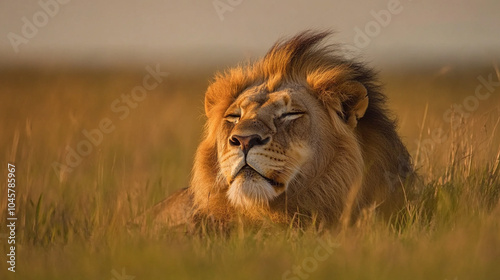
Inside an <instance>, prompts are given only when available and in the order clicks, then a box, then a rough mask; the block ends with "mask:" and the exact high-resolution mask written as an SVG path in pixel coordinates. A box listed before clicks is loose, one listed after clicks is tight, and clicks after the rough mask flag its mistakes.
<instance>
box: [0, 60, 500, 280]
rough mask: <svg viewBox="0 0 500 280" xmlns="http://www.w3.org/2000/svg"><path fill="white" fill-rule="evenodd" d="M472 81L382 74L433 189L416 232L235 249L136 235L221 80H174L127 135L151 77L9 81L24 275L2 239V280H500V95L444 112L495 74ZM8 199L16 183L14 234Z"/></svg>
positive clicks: (331, 236)
mask: <svg viewBox="0 0 500 280" xmlns="http://www.w3.org/2000/svg"><path fill="white" fill-rule="evenodd" d="M464 69H465V68H462V67H443V68H432V67H429V68H426V69H403V70H404V71H401V69H397V71H390V70H387V71H386V72H382V73H381V78H382V80H383V82H384V83H385V84H386V92H387V94H388V95H389V98H390V104H389V106H390V107H391V108H392V109H393V111H394V112H395V114H396V115H397V116H398V117H399V123H400V134H401V135H402V136H403V139H404V141H405V143H406V144H407V146H408V148H409V150H410V151H411V152H412V155H413V156H414V157H416V156H417V154H418V162H417V167H418V170H419V174H420V175H421V176H422V179H423V181H424V183H425V186H424V187H423V189H422V191H421V194H420V196H419V197H418V198H417V199H416V200H415V201H411V202H409V203H408V205H407V209H406V211H407V216H408V217H411V219H408V220H407V221H406V222H404V223H400V224H397V225H395V224H388V223H385V222H383V221H381V220H380V219H379V218H378V217H377V216H376V215H375V214H374V213H373V212H366V215H365V216H364V217H363V219H362V220H361V221H360V223H358V224H357V225H356V226H353V227H352V228H349V229H346V230H343V231H332V232H328V233H326V234H321V235H319V234H317V233H316V232H314V231H312V230H308V231H302V230H298V229H290V228H279V227H277V228H270V229H268V228H265V229H264V228H262V229H245V228H243V229H241V230H238V231H235V232H234V233H233V234H231V235H230V236H229V237H225V236H221V235H220V234H216V233H213V234H208V235H205V236H185V235H179V234H177V233H174V232H169V231H165V230H163V231H157V230H145V231H141V232H135V231H128V230H127V229H126V224H127V222H128V221H129V220H130V219H131V218H133V217H135V216H136V215H137V214H139V213H142V212H143V211H144V210H146V209H148V208H150V207H151V206H153V205H154V204H155V203H157V202H159V201H160V200H162V199H163V198H164V197H166V196H167V195H168V194H169V193H172V192H173V191H175V190H176V189H179V188H181V187H185V186H187V185H188V182H189V175H190V169H191V164H192V160H193V155H194V151H195V149H196V146H197V144H198V143H199V140H200V137H201V129H202V125H203V121H204V119H203V117H202V112H203V102H202V100H203V92H204V90H205V88H206V86H207V80H208V78H209V77H210V75H209V74H206V73H199V74H196V75H187V74H183V73H176V72H175V71H171V75H170V76H168V77H167V78H166V79H165V80H164V81H163V82H162V83H161V84H160V85H159V86H158V87H157V88H155V89H153V90H151V91H150V92H149V93H148V95H147V98H145V99H144V101H141V102H138V103H137V107H136V108H129V109H130V113H129V115H128V116H127V117H126V118H124V119H123V120H122V119H120V116H121V115H120V114H117V113H115V112H113V110H112V109H111V104H112V103H113V102H114V101H115V100H116V99H117V98H118V99H119V98H120V96H121V95H122V94H130V92H131V90H132V89H133V88H134V87H135V86H137V85H141V84H142V78H143V76H144V75H145V74H146V72H145V71H132V70H130V71H129V70H116V71H107V70H106V71H105V70H92V71H90V70H75V69H69V70H68V69H66V70H64V71H62V70H47V69H3V70H1V73H0V95H1V100H2V102H1V104H0V115H1V119H0V131H1V135H2V137H1V138H0V147H2V149H0V158H1V159H3V162H4V165H5V167H4V168H3V169H2V170H1V171H0V172H1V173H2V178H6V177H5V176H6V174H7V166H6V165H7V164H6V162H14V163H15V164H16V178H17V188H16V192H17V196H16V199H17V200H16V203H17V217H18V221H17V233H16V240H17V243H16V244H17V249H16V250H17V251H16V256H17V265H16V273H11V272H9V271H7V264H6V262H5V261H6V258H7V257H6V254H7V249H8V245H7V240H6V239H5V238H0V248H2V253H1V256H3V257H0V258H2V261H1V262H0V263H1V265H0V278H1V279H117V280H119V279H131V278H127V277H120V276H124V275H122V273H123V272H124V273H125V275H129V276H134V277H135V279H500V267H499V266H498V260H499V259H500V219H499V218H498V217H499V216H500V205H499V194H500V182H499V176H498V175H499V169H500V167H499V152H500V148H499V146H500V145H499V144H500V138H499V136H500V133H499V132H498V129H497V126H498V122H499V120H500V107H499V100H500V99H499V97H498V93H499V92H500V89H499V88H498V87H497V88H495V91H494V92H493V93H492V94H491V96H490V97H489V98H488V99H486V100H480V101H479V102H478V106H477V108H475V109H474V110H471V111H470V112H469V111H467V113H468V114H469V113H470V114H469V115H462V116H459V117H458V118H454V119H453V122H448V121H447V118H446V114H445V113H446V111H447V110H448V108H450V107H451V106H452V105H453V104H463V102H464V100H469V99H470V98H469V99H467V98H468V97H470V96H472V95H474V92H475V88H476V87H477V85H478V84H479V81H478V80H477V77H479V76H483V77H485V78H486V77H488V75H490V74H495V70H494V68H493V67H472V68H471V67H469V68H467V69H466V70H464ZM209 72H210V71H209ZM495 75H496V74H495ZM120 104H121V105H123V104H124V103H120ZM426 108H427V109H426ZM455 115H457V114H455ZM105 118H107V119H109V120H110V121H111V123H112V125H113V126H114V127H115V129H114V130H113V131H112V132H110V133H103V139H102V142H101V143H100V144H99V145H97V146H93V147H92V151H91V152H90V153H89V154H88V155H87V156H84V157H83V158H82V160H81V163H80V164H78V165H77V166H76V167H75V168H73V170H72V172H61V171H58V170H54V168H53V164H54V162H59V163H66V161H65V160H66V159H65V158H66V156H67V154H68V150H67V147H70V148H71V149H77V147H78V145H79V143H81V142H82V141H83V140H85V139H86V138H85V135H83V133H82V130H84V129H85V130H87V131H91V130H94V129H97V128H98V127H99V123H100V122H101V121H102V120H103V119H105ZM457 122H458V123H457ZM440 131H441V132H443V133H442V134H441V135H438V136H436V135H437V134H438V133H437V132H440ZM444 136H446V137H444ZM6 187H7V186H6V182H5V180H4V182H2V183H0V209H3V210H2V211H1V212H0V220H1V221H5V220H6V215H7V214H6V211H5V209H6V208H7V205H6V204H7V203H6V202H7V198H6V193H7V191H6ZM6 230H7V229H6V228H5V226H4V224H3V222H2V228H1V229H0V233H3V234H4V233H5V232H6ZM325 244H330V245H325ZM325 246H326V247H325ZM122 269H124V270H122Z"/></svg>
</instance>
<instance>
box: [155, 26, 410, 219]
mask: <svg viewBox="0 0 500 280" xmlns="http://www.w3.org/2000/svg"><path fill="white" fill-rule="evenodd" d="M325 36H327V34H326V33H310V32H305V33H302V34H300V35H298V36H296V37H294V38H292V39H290V40H288V41H286V42H282V43H277V44H276V45H275V46H274V47H273V48H272V49H271V50H270V51H269V52H268V54H267V55H266V56H265V57H264V58H263V59H261V60H259V61H257V62H255V63H253V64H249V65H248V66H245V67H237V68H233V69H230V70H229V71H227V72H225V73H224V74H220V75H218V76H217V77H216V79H215V81H214V82H213V83H212V84H211V85H210V87H209V89H208V90H207V93H206V96H205V111H206V115H207V125H206V131H205V136H204V139H203V141H202V142H201V144H200V146H199V147H198V150H197V152H196V158H195V163H194V167H193V178H192V181H191V186H190V187H189V188H188V189H186V190H185V191H183V192H182V193H183V194H182V195H181V196H182V197H184V199H183V200H182V199H181V200H178V201H176V200H175V199H174V200H170V202H169V203H170V206H168V207H170V208H174V209H189V210H186V211H187V212H188V213H189V214H187V215H188V216H190V218H188V219H190V221H191V222H195V221H196V220H197V219H199V218H204V217H206V218H210V219H212V220H216V221H220V222H229V221H231V220H232V219H234V217H236V216H239V217H244V218H246V219H247V220H250V221H259V220H271V221H274V222H279V223H290V222H292V221H297V220H304V219H305V220H310V219H311V218H313V217H314V218H317V219H318V220H319V221H320V222H323V223H325V224H335V223H336V222H338V221H339V219H340V217H341V216H342V214H345V213H348V214H349V215H350V214H352V213H356V212H357V211H358V210H359V209H362V208H363V207H367V206H371V205H377V207H378V208H380V209H382V210H383V211H384V212H385V213H388V214H389V215H390V213H392V211H394V209H397V208H399V207H400V205H401V202H402V199H403V196H402V188H403V184H402V183H404V182H405V181H408V180H411V179H412V177H413V172H412V168H411V160H410V156H409V155H408V152H407V150H406V148H405V147H404V145H403V144H402V142H401V140H400V138H399V136H398V135H397V133H396V128H395V122H394V121H393V120H391V119H390V118H389V116H388V113H387V111H386V108H385V96H384V95H383V94H382V93H381V92H380V89H379V87H378V86H377V84H376V81H375V79H374V75H373V73H372V72H371V71H370V70H368V69H366V68H365V67H364V66H363V65H361V64H358V63H355V62H353V61H350V60H345V59H343V58H341V57H338V56H335V55H333V54H332V51H331V49H330V48H329V47H319V46H318V43H319V42H320V41H321V40H322V39H323V38H324V37H325ZM228 139H229V140H228ZM249 143H250V144H249ZM178 195H179V194H178ZM187 197H188V198H189V199H186V198H187ZM175 205H178V206H175ZM160 207H161V208H162V209H163V210H162V213H163V214H162V215H160V216H161V219H165V217H167V216H168V217H170V218H171V219H174V220H175V219H176V218H175V217H174V216H173V215H170V214H169V213H170V210H165V207H167V206H160ZM174 212H175V211H174ZM177 212H178V211H177ZM181 216H182V215H181ZM172 217H173V218H172ZM183 218H184V219H186V217H183Z"/></svg>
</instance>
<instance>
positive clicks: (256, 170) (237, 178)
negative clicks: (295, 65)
mask: <svg viewBox="0 0 500 280" xmlns="http://www.w3.org/2000/svg"><path fill="white" fill-rule="evenodd" d="M300 99H301V98H300V95H298V94H297V96H295V94H293V92H292V91H291V90H282V91H278V92H273V93H266V92H265V91H264V92H263V91H262V89H261V88H259V87H255V88H251V89H249V90H247V91H245V92H244V93H242V94H241V95H240V96H239V97H238V98H237V100H236V101H235V102H234V103H233V104H232V105H231V106H229V108H228V110H227V111H226V113H225V115H224V116H225V121H224V125H223V126H224V128H223V131H224V133H221V137H219V138H220V139H219V140H218V141H219V145H218V147H219V151H218V158H219V164H220V170H221V173H222V174H221V175H222V177H223V178H224V179H225V181H226V182H227V184H228V186H229V187H228V189H227V193H226V195H227V198H228V199H229V201H230V203H231V204H232V205H234V206H236V207H243V208H251V207H254V206H267V205H268V204H269V202H270V201H272V200H273V199H274V198H276V197H277V196H279V195H280V194H282V193H283V192H285V191H286V190H287V188H288V185H289V184H290V182H291V181H292V180H293V179H294V177H295V176H296V175H297V174H298V173H299V172H300V170H301V168H302V166H303V164H304V163H306V162H307V161H308V160H309V159H310V154H311V152H310V151H311V148H310V144H309V141H308V135H309V129H310V125H309V122H310V118H309V117H308V115H307V114H308V113H307V112H308V111H307V108H306V107H305V104H304V103H303V102H301V100H300ZM247 137H255V139H252V140H250V142H251V141H254V143H253V144H252V145H251V147H250V148H249V149H248V147H245V146H244V144H242V143H240V141H238V139H246V138H247Z"/></svg>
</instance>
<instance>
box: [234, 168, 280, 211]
mask: <svg viewBox="0 0 500 280" xmlns="http://www.w3.org/2000/svg"><path fill="white" fill-rule="evenodd" d="M242 177H243V176H239V177H237V178H236V179H235V180H234V181H233V183H232V184H231V185H230V186H229V190H228V191H227V197H228V199H229V201H230V202H231V203H232V204H233V205H234V206H237V207H243V208H248V207H251V206H255V205H259V206H267V205H269V201H271V200H273V199H274V198H275V197H277V196H278V193H276V191H275V190H274V188H273V187H272V186H271V184H269V183H268V182H267V181H266V180H264V179H263V178H262V179H250V180H244V179H243V178H242Z"/></svg>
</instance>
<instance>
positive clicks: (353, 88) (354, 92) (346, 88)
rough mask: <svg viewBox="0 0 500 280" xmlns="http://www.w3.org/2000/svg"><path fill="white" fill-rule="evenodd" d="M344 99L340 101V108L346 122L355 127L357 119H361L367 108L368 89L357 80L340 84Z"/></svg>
mask: <svg viewBox="0 0 500 280" xmlns="http://www.w3.org/2000/svg"><path fill="white" fill-rule="evenodd" d="M340 90H341V92H342V94H343V95H344V96H345V100H344V101H343V102H342V109H343V114H344V117H345V120H346V122H347V124H348V125H349V126H350V127H352V128H355V127H356V126H357V125H358V120H359V119H361V118H362V117H363V116H364V115H365V113H366V109H368V91H367V90H366V87H365V86H364V85H363V84H362V83H360V82H358V81H348V82H345V83H343V84H342V85H341V86H340Z"/></svg>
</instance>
